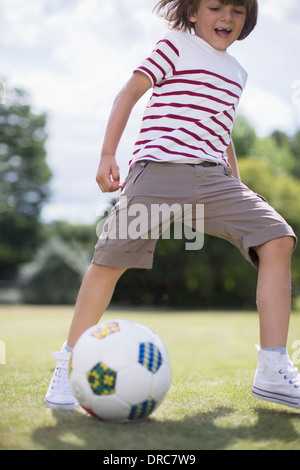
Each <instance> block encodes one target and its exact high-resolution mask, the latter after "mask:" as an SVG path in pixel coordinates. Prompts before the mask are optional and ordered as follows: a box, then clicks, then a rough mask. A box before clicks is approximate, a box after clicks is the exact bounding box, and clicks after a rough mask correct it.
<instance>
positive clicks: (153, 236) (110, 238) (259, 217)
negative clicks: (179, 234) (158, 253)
mask: <svg viewBox="0 0 300 470" xmlns="http://www.w3.org/2000/svg"><path fill="white" fill-rule="evenodd" d="M125 202H126V203H125ZM162 204H163V205H164V207H166V206H165V205H166V204H167V205H168V206H169V207H171V208H177V209H178V208H179V207H181V208H182V213H183V211H184V209H185V208H190V207H193V210H192V216H189V217H187V220H188V221H189V223H187V224H188V225H191V226H192V227H193V228H194V229H197V230H199V224H197V217H198V218H199V217H201V218H202V216H203V212H201V211H200V210H199V211H197V210H196V208H197V207H198V206H199V207H200V208H201V207H202V208H203V209H204V221H203V224H204V232H205V233H206V234H209V235H214V236H216V237H219V238H223V239H225V240H227V241H228V242H230V243H232V244H233V245H235V246H236V247H237V248H238V249H239V250H240V251H241V253H242V254H243V256H244V257H245V258H246V259H247V260H248V261H249V262H250V263H252V264H253V266H254V267H256V268H257V267H258V258H257V255H256V253H255V251H254V250H253V249H252V248H253V247H256V246H259V245H261V244H263V243H266V242H267V241H270V240H272V239H275V238H279V237H283V236H291V237H294V239H295V244H296V241H297V239H296V236H295V234H294V232H293V230H292V228H291V227H290V226H289V225H288V224H287V222H286V221H285V220H284V219H283V218H282V217H281V216H280V215H279V214H278V213H277V212H276V211H275V210H274V209H273V208H272V207H271V206H270V205H269V204H268V202H267V201H266V200H265V199H264V198H263V197H262V196H260V195H257V194H255V193H254V192H253V191H251V190H250V189H249V188H248V187H247V186H245V185H244V184H242V183H241V182H240V181H239V180H237V179H236V178H234V177H233V176H232V175H231V169H230V168H227V167H226V168H225V167H224V166H223V165H216V166H210V165H209V164H207V163H205V164H204V165H190V164H175V163H156V162H153V161H143V162H138V163H136V164H135V166H134V167H133V168H132V169H131V170H130V171H129V174H128V176H127V178H126V180H125V183H124V186H123V189H122V192H121V195H120V198H119V201H118V202H117V204H116V205H115V207H114V208H113V209H112V211H111V213H110V215H109V217H108V219H107V220H106V222H105V224H104V227H103V231H102V234H101V236H100V238H99V240H98V243H97V245H96V247H95V252H94V257H93V260H92V262H93V263H95V264H102V265H106V266H113V267H124V268H125V267H127V268H144V269H151V267H152V265H153V255H154V251H155V245H156V242H157V239H158V238H159V236H160V235H161V233H162V231H163V229H165V228H166V227H163V228H162V220H161V218H160V219H159V220H157V217H156V220H155V222H153V221H150V220H148V225H147V223H146V224H145V222H147V221H145V217H144V220H142V219H141V218H140V217H139V216H140V214H141V213H142V212H143V211H144V214H145V213H147V214H148V217H149V219H150V218H151V216H150V215H151V208H153V207H162ZM174 204H175V205H174ZM132 209H134V211H132ZM139 209H140V211H139ZM147 211H148V212H147ZM174 214H175V211H174V213H173V211H172V212H170V211H169V215H170V216H171V217H170V220H169V223H171V222H172V221H173V219H174V217H175V220H176V215H174ZM199 214H200V215H199ZM173 215H174V217H173ZM182 221H183V218H182ZM153 224H156V225H157V227H156V229H157V230H153ZM141 225H146V227H144V230H141ZM130 227H131V230H128V228H130ZM132 227H134V228H135V231H133V230H132ZM150 227H151V233H150ZM154 228H155V227H154ZM201 246H202V245H201ZM201 246H199V247H200V248H201Z"/></svg>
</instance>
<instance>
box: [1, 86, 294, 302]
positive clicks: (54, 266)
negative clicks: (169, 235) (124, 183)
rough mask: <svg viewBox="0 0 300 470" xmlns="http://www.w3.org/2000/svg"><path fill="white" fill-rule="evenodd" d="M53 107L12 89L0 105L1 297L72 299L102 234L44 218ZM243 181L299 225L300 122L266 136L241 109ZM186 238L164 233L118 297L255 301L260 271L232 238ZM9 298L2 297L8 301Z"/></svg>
mask: <svg viewBox="0 0 300 470" xmlns="http://www.w3.org/2000/svg"><path fill="white" fill-rule="evenodd" d="M46 140H47V115H46V114H40V115H36V114H34V113H33V111H32V109H31V105H30V97H29V96H28V95H27V94H26V93H25V92H24V91H23V90H17V89H14V90H8V91H7V102H6V104H5V105H2V106H0V302H1V300H2V301H5V298H6V297H5V295H2V296H1V292H2V294H3V292H6V291H7V289H11V288H13V289H14V290H15V291H17V292H18V297H17V298H18V300H19V301H22V302H28V303H35V304H72V303H74V302H75V300H76V295H77V292H78V288H79V286H80V283H81V280H82V276H83V274H84V272H85V270H86V268H87V267H88V264H89V262H90V259H91V256H92V253H93V249H94V245H95V243H96V240H97V237H96V226H97V223H98V221H95V224H92V225H82V226H81V225H72V224H70V223H69V222H67V221H53V222H52V223H48V224H43V223H42V221H41V217H40V215H41V210H42V207H43V205H44V204H45V203H46V202H47V200H48V199H49V196H50V191H49V184H50V182H51V176H52V175H51V169H50V168H49V166H48V164H47V158H46V157H47V155H46V150H45V144H46ZM233 141H234V144H235V148H236V153H237V156H238V162H239V170H240V174H241V179H242V181H243V182H244V183H245V184H246V185H247V186H249V187H250V188H251V189H252V190H254V191H255V192H257V193H259V194H261V195H262V196H263V197H265V198H266V199H267V200H268V202H269V203H270V204H271V205H272V206H273V207H275V209H276V210H278V212H279V213H281V214H282V215H283V217H285V219H286V220H287V222H288V223H289V224H290V225H291V226H292V227H293V228H294V230H295V232H296V234H299V233H300V219H299V213H300V130H299V131H298V132H296V133H295V134H294V135H287V134H286V133H284V132H281V131H274V132H273V133H271V134H270V135H269V136H267V137H265V138H260V137H258V136H257V134H256V132H255V128H254V127H253V126H252V125H251V124H250V123H249V122H248V120H247V119H246V118H245V117H244V116H239V117H238V118H237V120H236V123H235V126H234V130H233ZM185 243H186V240H184V239H183V240H178V239H171V240H164V239H160V240H159V241H158V243H157V248H156V252H155V258H154V266H153V269H152V270H151V271H145V270H135V269H132V270H129V271H127V273H126V274H125V275H124V276H123V277H122V278H121V279H120V281H119V283H118V288H117V289H116V292H115V294H114V297H113V304H115V305H120V306H145V307H155V306H160V307H166V308H172V309H174V308H178V309H181V308H182V309H186V308H191V309H195V308H196V309H201V308H203V309H204V308H205V309H207V308H218V309H220V308H224V309H227V308H231V309H234V308H236V309H240V308H244V309H246V308H247V309H253V308H254V307H255V289H256V278H257V272H256V270H255V269H253V268H252V266H251V265H250V264H249V263H248V262H247V261H245V260H244V259H243V257H242V256H241V254H240V253H239V251H238V250H237V249H236V248H235V247H233V246H231V245H230V244H229V243H228V242H226V241H223V240H220V239H217V238H214V237H209V236H205V241H204V247H203V249H201V250H199V251H196V252H195V251H186V250H185ZM299 261H300V248H299V246H298V247H297V248H296V250H295V253H294V257H293V264H292V283H293V297H294V300H295V302H296V300H297V298H298V297H299V296H300V263H299ZM3 299H4V300H3Z"/></svg>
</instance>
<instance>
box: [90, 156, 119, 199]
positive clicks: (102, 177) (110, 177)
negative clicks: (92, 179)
mask: <svg viewBox="0 0 300 470" xmlns="http://www.w3.org/2000/svg"><path fill="white" fill-rule="evenodd" d="M96 181H97V183H98V186H99V188H100V189H101V191H102V192H103V193H112V192H114V191H118V189H120V188H121V187H122V184H121V183H120V169H119V166H118V164H117V161H116V158H115V157H114V156H103V157H102V158H101V161H100V165H99V168H98V171H97V175H96Z"/></svg>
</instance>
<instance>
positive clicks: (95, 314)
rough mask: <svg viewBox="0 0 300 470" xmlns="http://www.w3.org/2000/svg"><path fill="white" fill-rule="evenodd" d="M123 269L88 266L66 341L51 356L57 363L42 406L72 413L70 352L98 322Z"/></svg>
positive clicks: (75, 403)
mask: <svg viewBox="0 0 300 470" xmlns="http://www.w3.org/2000/svg"><path fill="white" fill-rule="evenodd" d="M125 271H126V268H113V267H109V266H102V265H96V264H91V266H90V268H89V269H88V271H87V273H86V275H85V277H84V279H83V282H82V285H81V288H80V290H79V294H78V298H77V302H76V307H75V312H74V316H73V320H72V324H71V327H70V331H69V336H68V340H67V342H66V343H65V344H64V345H63V347H62V349H61V351H60V352H57V353H54V354H53V358H54V359H56V360H57V365H56V367H55V371H54V374H53V376H52V379H51V382H50V385H49V388H48V391H47V393H46V397H45V403H46V404H47V405H48V406H49V407H50V408H54V409H66V410H68V409H69V410H72V409H75V408H77V407H78V406H79V403H78V402H77V400H76V398H75V397H74V395H73V392H72V390H71V387H70V384H69V379H68V368H69V360H70V356H71V350H72V347H73V346H74V344H75V343H76V341H77V339H78V338H79V336H80V335H81V334H82V333H83V332H84V331H85V330H87V329H88V328H89V327H91V326H93V325H95V324H96V323H98V321H99V319H100V318H101V316H102V314H103V313H104V311H105V310H106V308H107V306H108V304H109V302H110V300H111V297H112V294H113V292H114V288H115V285H116V283H117V281H118V279H119V278H120V276H121V275H122V274H123V273H124V272H125Z"/></svg>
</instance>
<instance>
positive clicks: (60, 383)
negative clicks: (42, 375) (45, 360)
mask: <svg viewBox="0 0 300 470" xmlns="http://www.w3.org/2000/svg"><path fill="white" fill-rule="evenodd" d="M52 358H53V359H55V360H56V361H57V365H56V367H55V371H54V376H53V385H54V383H55V387H56V388H57V389H63V390H64V391H65V392H66V391H70V392H71V387H70V383H69V377H68V368H69V358H70V355H69V354H68V353H65V352H64V351H60V352H55V353H53V354H52ZM52 388H53V386H52Z"/></svg>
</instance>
